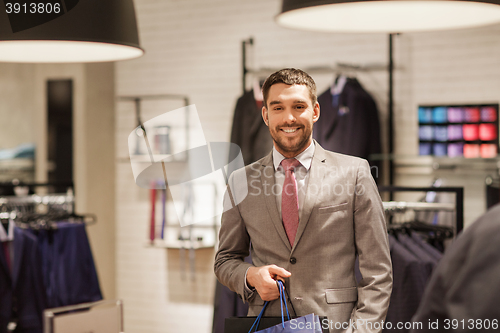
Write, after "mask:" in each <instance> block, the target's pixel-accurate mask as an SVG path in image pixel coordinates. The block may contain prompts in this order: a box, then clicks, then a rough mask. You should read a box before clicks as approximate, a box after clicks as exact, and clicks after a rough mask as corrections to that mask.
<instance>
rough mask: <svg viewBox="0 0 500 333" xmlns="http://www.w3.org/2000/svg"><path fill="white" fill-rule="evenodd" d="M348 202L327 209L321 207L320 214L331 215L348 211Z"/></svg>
mask: <svg viewBox="0 0 500 333" xmlns="http://www.w3.org/2000/svg"><path fill="white" fill-rule="evenodd" d="M347 205H348V203H347V202H344V203H341V204H339V205H333V206H326V207H319V208H318V213H319V214H331V213H333V212H338V211H340V210H346V209H347Z"/></svg>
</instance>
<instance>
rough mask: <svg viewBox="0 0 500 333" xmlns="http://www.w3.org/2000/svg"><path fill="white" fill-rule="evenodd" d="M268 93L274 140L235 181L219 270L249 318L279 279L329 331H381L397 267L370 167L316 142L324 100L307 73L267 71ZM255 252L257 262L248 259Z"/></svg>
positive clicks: (275, 306) (297, 304) (276, 307)
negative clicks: (358, 277) (314, 135)
mask: <svg viewBox="0 0 500 333" xmlns="http://www.w3.org/2000/svg"><path fill="white" fill-rule="evenodd" d="M263 93H264V106H263V108H262V117H263V119H264V122H265V123H266V125H267V126H268V127H269V131H270V133H271V136H272V138H273V141H274V147H273V149H272V151H271V152H270V154H269V155H267V156H266V157H264V158H262V159H260V160H259V161H257V162H255V163H253V164H250V165H248V166H247V167H245V168H242V169H239V170H237V171H235V172H233V174H232V175H231V177H230V179H229V184H228V185H229V186H228V191H227V193H226V195H225V198H224V205H225V209H224V213H223V215H222V223H221V229H220V234H219V249H218V251H217V254H216V258H215V265H214V267H215V274H216V275H217V278H218V279H219V281H220V282H221V283H222V284H224V285H226V286H228V287H229V288H230V289H231V290H233V291H235V292H236V293H237V294H238V295H239V296H240V297H241V298H242V299H243V300H244V301H246V302H249V312H248V314H249V315H254V316H255V315H257V314H258V313H259V312H260V310H261V308H262V305H263V304H264V301H272V300H276V299H278V298H279V292H278V288H277V286H276V280H277V279H280V280H283V281H284V282H285V288H286V289H287V290H288V292H289V295H290V298H291V301H292V303H293V306H294V308H295V310H296V311H297V315H298V316H303V315H306V314H309V313H315V314H317V315H320V316H327V318H328V321H327V322H325V321H324V322H323V323H322V326H325V325H328V327H329V329H330V332H380V331H381V329H382V327H383V320H384V319H385V316H386V313H387V308H388V306H389V299H390V294H391V289H392V274H391V259H390V254H389V246H388V237H387V231H386V227H385V219H384V212H383V207H382V202H381V199H380V196H379V193H378V190H377V187H376V185H375V182H374V180H373V178H372V176H371V173H370V167H369V165H368V163H367V162H366V160H363V159H360V158H357V157H351V156H347V155H342V154H338V153H333V152H329V151H326V150H324V149H323V148H321V146H320V145H319V144H318V143H317V142H316V141H314V140H313V139H312V129H313V124H314V123H315V122H316V121H317V120H318V118H319V115H320V106H319V104H318V102H317V99H316V85H315V83H314V80H313V79H312V78H311V77H310V76H309V75H308V74H307V73H305V72H303V71H301V70H297V69H293V68H292V69H283V70H280V71H278V72H276V73H274V74H272V75H271V76H269V77H268V78H267V80H266V82H265V83H264V86H263ZM242 180H243V181H242ZM242 189H243V190H242ZM246 190H247V191H246ZM241 193H244V194H241ZM243 197H244V198H243ZM228 207H230V208H228ZM249 250H251V254H252V261H253V263H252V264H250V263H246V262H244V260H243V259H244V258H245V257H246V256H247V255H248V253H249ZM357 256H358V257H359V268H360V272H361V275H362V276H363V279H362V280H361V281H360V282H359V283H356V279H355V275H354V265H355V260H356V257H357ZM280 313H281V312H280V304H279V301H276V302H271V303H270V304H269V306H268V309H267V310H266V316H276V315H279V314H280Z"/></svg>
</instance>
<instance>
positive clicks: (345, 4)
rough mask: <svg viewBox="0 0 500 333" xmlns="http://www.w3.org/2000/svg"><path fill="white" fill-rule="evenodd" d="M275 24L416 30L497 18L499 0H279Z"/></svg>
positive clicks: (455, 26)
mask: <svg viewBox="0 0 500 333" xmlns="http://www.w3.org/2000/svg"><path fill="white" fill-rule="evenodd" d="M276 20H277V22H278V24H280V25H282V26H284V27H287V28H295V29H300V30H310V31H324V32H360V33H361V32H387V33H390V32H416V31H430V30H445V29H458V28H471V27H477V26H482V25H488V24H494V23H498V22H500V0H478V1H470V0H465V1H455V0H418V1H417V0H343V1H342V0H283V5H282V10H281V13H280V14H278V16H277V17H276Z"/></svg>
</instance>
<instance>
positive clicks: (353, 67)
mask: <svg viewBox="0 0 500 333" xmlns="http://www.w3.org/2000/svg"><path fill="white" fill-rule="evenodd" d="M253 43H254V39H253V37H250V38H247V39H245V40H243V41H242V42H241V48H242V56H241V63H242V73H243V76H242V87H243V93H245V92H246V78H247V75H249V74H253V75H266V76H268V75H270V74H272V73H274V72H276V71H278V70H280V69H281V68H272V67H261V68H249V67H248V65H247V48H248V46H249V45H253ZM387 69H388V66H387V65H384V64H367V65H359V64H349V63H342V62H337V63H336V64H335V66H311V67H307V68H304V71H305V72H307V73H308V74H335V73H341V72H346V71H357V72H369V71H386V70H387Z"/></svg>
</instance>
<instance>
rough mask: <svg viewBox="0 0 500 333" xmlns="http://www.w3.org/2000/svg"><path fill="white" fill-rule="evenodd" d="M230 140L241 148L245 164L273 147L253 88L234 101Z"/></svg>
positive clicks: (258, 157)
mask: <svg viewBox="0 0 500 333" xmlns="http://www.w3.org/2000/svg"><path fill="white" fill-rule="evenodd" d="M231 142H232V143H235V144H237V145H238V146H239V147H240V148H241V153H242V155H243V161H244V162H245V165H248V164H250V163H253V162H255V161H257V160H258V159H260V158H262V157H264V156H266V155H267V153H268V152H269V150H271V148H272V147H273V139H272V138H271V134H269V129H268V128H267V126H266V124H265V123H264V122H263V121H262V113H261V108H259V107H258V106H257V102H256V101H255V97H254V93H253V90H250V91H247V92H246V93H245V94H243V96H241V97H240V98H239V99H238V102H237V103H236V108H235V110H234V117H233V126H232V129H231ZM231 171H232V170H231ZM229 173H230V172H229Z"/></svg>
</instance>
